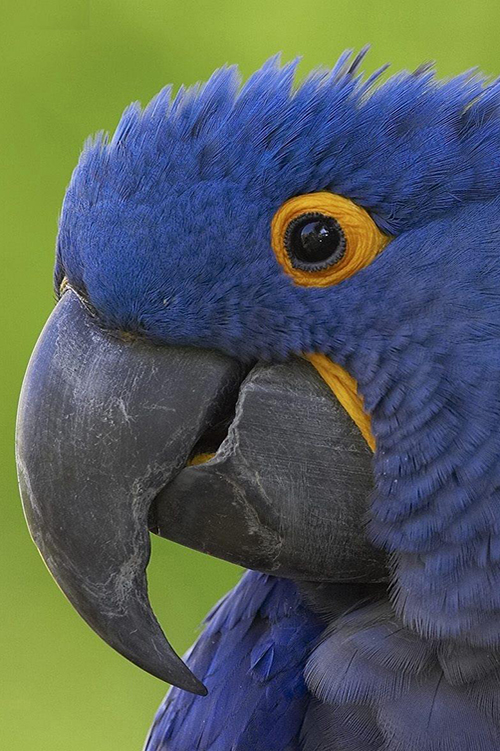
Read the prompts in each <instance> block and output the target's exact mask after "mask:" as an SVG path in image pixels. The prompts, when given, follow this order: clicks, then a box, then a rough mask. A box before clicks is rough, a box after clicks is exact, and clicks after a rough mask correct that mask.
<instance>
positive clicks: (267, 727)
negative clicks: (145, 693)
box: [146, 572, 321, 751]
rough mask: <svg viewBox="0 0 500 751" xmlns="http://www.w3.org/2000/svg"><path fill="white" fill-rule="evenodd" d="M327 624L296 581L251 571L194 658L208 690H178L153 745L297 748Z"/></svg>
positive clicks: (180, 750) (171, 748)
mask: <svg viewBox="0 0 500 751" xmlns="http://www.w3.org/2000/svg"><path fill="white" fill-rule="evenodd" d="M320 630H321V623H320V621H319V619H318V618H317V617H316V616H314V615H313V614H312V613H311V612H310V611H309V610H307V609H306V608H305V607H304V605H303V604H302V601H301V598H300V596H299V595H298V593H297V590H296V588H295V585H294V584H292V583H291V582H287V581H285V580H282V579H275V578H273V577H268V576H264V575H262V574H256V573H253V572H250V573H247V574H246V575H245V576H244V577H243V579H242V581H241V582H240V584H239V585H238V586H237V587H236V589H235V590H234V591H233V592H232V593H230V594H229V595H228V596H226V597H225V598H224V600H222V602H221V603H219V605H218V606H217V607H216V608H215V609H214V610H213V611H212V613H211V614H210V615H209V616H208V619H207V623H206V627H205V630H204V632H203V634H202V636H201V637H200V639H199V640H198V642H197V643H196V644H195V646H194V648H193V649H192V651H191V652H190V653H189V655H188V658H187V662H188V664H189V666H190V667H191V669H192V670H193V671H194V672H195V674H196V675H197V676H198V677H199V678H200V679H201V680H203V682H204V683H205V684H206V686H207V688H208V690H209V694H208V696H207V697H199V696H193V695H191V694H188V693H186V692H183V691H180V690H178V689H172V690H171V691H170V693H169V694H168V696H167V698H166V700H165V703H164V704H163V706H162V707H161V708H160V710H159V712H158V714H157V717H156V720H155V723H154V725H153V728H152V730H151V734H150V738H149V741H148V743H147V746H146V748H147V751H163V749H165V750H166V749H168V751H195V749H200V750H201V751H230V750H232V751H270V749H273V751H285V750H286V751H297V749H298V735H299V732H300V727H301V725H302V721H303V718H304V714H305V711H306V708H307V704H308V695H307V691H306V687H305V682H304V679H303V669H304V664H305V661H306V658H307V655H308V653H309V651H310V649H311V647H312V645H313V643H314V640H315V638H316V637H317V635H318V634H319V632H320Z"/></svg>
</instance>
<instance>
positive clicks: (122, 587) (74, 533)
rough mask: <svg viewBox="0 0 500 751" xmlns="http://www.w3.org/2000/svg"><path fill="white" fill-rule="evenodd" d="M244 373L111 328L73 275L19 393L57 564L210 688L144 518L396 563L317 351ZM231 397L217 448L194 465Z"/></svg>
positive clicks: (125, 632)
mask: <svg viewBox="0 0 500 751" xmlns="http://www.w3.org/2000/svg"><path fill="white" fill-rule="evenodd" d="M247 373H248V368H246V369H245V368H244V367H243V366H242V365H241V364H240V363H238V362H236V361H235V360H233V359H231V358H229V357H227V356H225V355H222V354H219V353H217V352H213V351H210V350H201V349H194V348H193V349H191V348H182V347H159V346H154V345H153V344H149V343H146V342H143V341H139V340H133V341H124V340H123V339H120V338H118V337H114V336H112V335H111V334H110V333H109V332H106V331H104V330H103V329H102V328H101V327H100V325H99V323H98V321H97V319H96V318H95V317H94V316H93V315H92V313H91V312H90V311H89V310H88V309H87V307H86V306H85V304H84V303H83V302H82V301H81V300H80V299H79V297H78V296H77V295H76V293H75V292H74V291H72V290H71V289H70V290H68V291H67V292H66V293H65V294H64V295H63V297H62V299H61V300H60V301H59V303H58V304H57V306H56V308H55V310H54V311H53V313H52V315H51V316H50V318H49V320H48V322H47V324H46V326H45V328H44V330H43V332H42V334H41V336H40V339H39V341H38V344H37V346H36V348H35V351H34V353H33V356H32V358H31V361H30V364H29V366H28V370H27V373H26V376H25V381H24V384H23V389H22V393H21V398H20V405H19V414H18V425H17V463H18V472H19V483H20V489H21V496H22V500H23V505H24V509H25V513H26V518H27V522H28V525H29V528H30V531H31V535H32V537H33V540H34V542H35V543H36V545H37V546H38V548H39V550H40V553H41V555H42V557H43V559H44V561H45V563H46V564H47V566H48V568H49V570H50V571H51V573H52V575H53V576H54V578H55V580H56V581H57V583H58V584H59V586H60V587H61V589H62V591H63V592H64V593H65V595H66V596H67V597H68V599H69V600H70V601H71V603H72V604H73V605H74V607H75V608H76V610H77V611H78V612H79V613H80V615H81V616H82V617H83V618H84V619H85V620H86V621H87V623H89V625H90V626H91V627H92V628H93V629H94V630H95V631H96V632H97V633H98V634H99V635H100V636H101V637H102V638H103V639H104V640H105V641H106V642H107V643H108V644H110V645H111V646H112V647H114V649H116V650H117V651H118V652H120V653H121V654H123V655H124V656H125V657H127V658H128V659H129V660H131V661H132V662H134V663H136V664H137V665H139V666H140V667H142V668H143V669H144V670H147V671H148V672H150V673H152V674H153V675H155V676H157V677H159V678H161V679H163V680H165V681H168V682H170V683H172V684H174V685H176V686H178V687H180V688H183V689H186V690H188V691H192V692H194V693H198V694H204V693H206V690H205V688H204V686H203V684H201V683H200V682H199V681H198V679H197V678H195V676H194V675H193V674H192V673H191V672H190V671H189V669H188V668H187V667H186V666H185V665H184V663H183V662H182V661H181V660H180V658H179V657H178V656H177V655H176V654H175V652H174V651H173V649H172V647H171V646H170V644H169V643H168V641H167V639H166V638H165V636H164V634H163V632H162V630H161V628H160V626H159V624H158V622H157V620H156V618H155V616H154V614H153V611H152V609H151V605H150V603H149V599H148V594H147V580H146V567H147V564H148V561H149V555H150V542H149V534H148V526H149V527H151V528H152V529H153V530H154V531H156V532H157V533H158V534H160V535H162V536H165V537H169V538H171V539H173V540H176V541H177V542H180V543H182V544H184V545H187V546H188V547H193V548H196V549H198V550H203V551H205V552H209V553H211V554H213V555H216V556H218V557H221V558H225V559H227V560H230V561H234V562H237V563H240V564H241V565H244V566H246V567H249V568H255V569H258V570H262V571H267V572H270V573H273V574H278V575H282V576H290V577H292V578H296V579H314V580H328V581H380V580H382V579H383V578H384V577H385V565H384V560H383V558H382V557H381V555H380V554H379V553H377V552H376V551H375V550H374V549H372V548H371V547H370V546H369V545H368V543H367V542H366V540H365V539H364V535H363V533H362V526H363V519H364V515H365V512H366V509H367V497H368V494H369V491H370V489H371V484H372V479H371V455H370V451H369V449H368V448H367V446H366V444H365V443H364V440H363V439H362V438H361V436H360V434H359V431H358V430H357V428H356V426H355V425H354V424H353V423H352V421H351V420H350V418H349V417H348V416H347V414H346V413H345V412H344V411H343V410H342V408H341V407H340V405H338V404H337V403H336V401H335V399H334V398H333V397H332V394H331V392H330V391H329V390H328V388H327V386H326V385H325V384H324V383H323V381H322V380H321V378H320V377H319V376H318V374H317V373H316V371H315V370H314V368H313V367H312V366H311V365H310V364H308V363H306V362H302V361H299V360H296V361H294V362H293V363H288V364H286V365H275V366H261V365H258V366H255V367H254V368H253V369H252V370H251V371H250V373H249V374H248V375H247ZM245 377H246V378H245ZM235 405H236V415H235V417H234V420H233V422H232V424H231V425H230V427H229V432H228V434H227V437H226V438H225V439H224V440H223V441H222V443H221V444H220V446H219V448H218V450H217V452H216V455H215V457H214V458H213V459H212V460H210V461H209V462H208V463H206V464H201V465H198V466H187V465H188V463H189V459H190V457H191V456H192V455H193V453H195V452H196V448H197V447H199V446H202V445H204V441H205V443H206V439H207V437H210V436H211V437H212V440H213V437H214V436H216V435H217V426H220V425H221V424H224V421H227V420H228V419H229V418H230V417H231V416H232V414H233V411H234V408H235ZM219 443H220V440H219Z"/></svg>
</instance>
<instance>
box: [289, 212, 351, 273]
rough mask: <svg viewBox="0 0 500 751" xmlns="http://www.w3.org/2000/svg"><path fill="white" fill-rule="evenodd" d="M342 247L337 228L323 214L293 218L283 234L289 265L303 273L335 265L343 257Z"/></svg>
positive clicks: (340, 231)
mask: <svg viewBox="0 0 500 751" xmlns="http://www.w3.org/2000/svg"><path fill="white" fill-rule="evenodd" d="M345 245H346V241H345V236H344V233H343V232H342V228H341V226H340V224H339V223H338V222H337V221H336V220H335V219H334V218H333V217H331V216H327V215H326V214H320V213H309V214H302V215H301V216H297V217H296V218H295V219H292V221H291V222H290V224H289V225H288V227H287V229H286V232H285V246H286V250H287V252H288V256H289V258H290V261H291V263H292V265H293V266H294V267H295V268H296V269H304V270H305V271H319V270H320V269H326V268H328V266H332V265H333V264H334V263H337V262H338V261H340V259H341V258H342V256H343V255H344V253H345Z"/></svg>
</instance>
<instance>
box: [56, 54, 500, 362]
mask: <svg viewBox="0 0 500 751" xmlns="http://www.w3.org/2000/svg"><path fill="white" fill-rule="evenodd" d="M295 68H296V63H295V62H294V63H291V64H288V65H285V66H283V67H280V64H279V61H278V59H277V58H272V59H271V60H270V61H268V62H267V63H266V64H265V65H264V66H263V67H262V68H261V70H259V71H257V72H256V73H255V74H254V75H253V76H252V77H251V78H250V79H249V80H248V81H247V82H246V83H245V84H244V86H243V87H242V88H240V79H239V75H238V72H237V70H236V69H235V68H222V69H221V70H219V71H217V72H216V73H215V74H214V75H213V76H212V78H211V79H210V80H209V81H208V82H207V83H206V84H204V85H203V86H195V87H193V88H191V89H187V90H184V89H181V91H179V93H178V94H177V96H176V97H175V98H174V99H173V100H172V98H171V91H170V88H167V89H165V90H164V91H162V92H160V94H158V96H157V97H155V98H154V99H153V100H152V102H150V104H149V105H148V106H147V107H146V108H145V109H144V110H141V109H140V107H139V106H138V105H137V104H136V105H132V106H131V107H129V108H128V109H127V110H126V111H125V113H124V115H123V117H122V119H121V121H120V123H119V125H118V127H117V129H116V132H115V134H114V136H113V137H112V138H111V140H108V139H107V138H106V137H105V136H102V135H101V136H98V137H97V138H96V139H94V140H91V141H89V142H88V143H87V144H86V147H85V149H84V152H83V154H82V157H81V159H80V162H79V165H78V166H77V168H76V170H75V173H74V175H73V178H72V181H71V184H70V186H69V189H68V192H67V195H66V198H65V202H64V207H63V212H62V217H61V223H60V233H59V241H58V264H57V275H58V278H59V277H60V276H61V275H62V274H66V275H67V276H68V278H69V280H70V282H72V283H73V284H74V285H75V286H76V287H81V288H84V289H85V290H86V292H87V295H88V296H89V298H90V301H91V302H92V303H93V304H94V306H95V307H96V309H97V310H98V312H99V313H100V315H101V316H102V317H103V319H104V320H105V322H106V323H108V324H109V325H111V326H116V327H119V328H123V329H132V330H138V331H141V332H143V333H145V334H146V335H149V336H151V337H152V338H155V339H157V340H158V341H161V342H165V343H173V342H182V343H185V344H194V345H201V346H207V345H208V346H214V347H218V348H221V349H225V350H226V351H229V352H231V353H232V354H237V355H239V356H254V355H257V356H260V357H266V358H273V357H283V356H286V355H287V354H288V353H289V352H291V351H301V350H308V349H314V348H315V345H317V343H318V342H317V340H318V337H319V338H322V337H321V331H320V330H319V329H320V328H321V327H316V326H314V320H315V319H316V318H317V316H318V312H317V311H318V310H319V311H324V313H323V315H322V318H324V316H325V314H326V315H327V316H328V318H329V319H330V321H333V320H335V319H336V318H337V311H336V307H337V303H336V299H337V298H338V297H339V295H338V294H337V292H338V289H332V290H329V291H328V293H327V294H325V293H324V292H323V291H320V292H317V291H315V290H303V289H300V288H297V287H295V286H294V285H293V284H291V283H290V280H289V279H288V278H286V277H285V275H284V274H283V273H282V271H281V269H280V267H279V266H278V264H277V262H276V260H275V258H274V254H273V253H272V250H271V246H270V223H271V218H272V216H273V214H274V212H275V211H276V210H277V208H278V207H279V206H280V205H281V204H282V203H283V202H284V201H285V200H286V199H287V198H290V197H291V196H293V195H297V194H301V193H307V192H311V191H316V190H323V189H324V190H330V191H332V192H334V193H339V194H341V195H345V196H348V197H349V198H352V199H353V200H354V201H356V202H357V203H358V204H360V205H362V206H363V207H365V208H366V209H367V210H368V211H369V212H370V213H371V214H372V216H373V217H374V218H375V220H376V221H377V223H378V224H379V226H380V227H381V229H383V230H384V231H386V232H388V233H390V234H392V235H402V234H404V233H407V232H408V231H410V230H414V229H415V228H417V227H422V226H426V225H427V224H429V222H431V221H432V220H435V219H436V218H437V217H441V216H444V215H446V214H449V213H450V212H452V211H453V210H454V209H456V208H457V207H461V206H463V205H464V203H468V202H471V201H477V200H487V199H489V198H491V197H494V196H495V195H497V193H498V190H499V187H500V120H499V119H498V118H497V117H496V113H497V109H498V106H499V102H500V89H499V87H498V86H497V84H493V85H492V86H490V87H486V88H484V87H483V81H482V80H481V79H480V78H479V77H478V76H474V75H464V76H460V77H458V78H455V79H453V80H451V81H447V82H439V81H437V80H436V79H435V78H434V75H433V73H432V72H431V71H427V72H425V71H424V72H422V73H421V74H410V73H402V74H400V75H398V76H395V77H394V78H392V79H390V80H389V81H388V82H387V83H385V84H384V85H383V86H380V87H379V88H378V89H375V90H372V85H373V80H372V79H373V77H372V79H369V80H368V81H367V82H363V80H362V79H361V77H360V76H359V75H358V74H357V63H356V62H355V63H354V65H353V64H350V63H349V58H348V55H344V56H342V58H341V59H340V60H339V62H338V64H337V65H336V66H335V68H334V69H333V70H332V71H319V72H315V73H313V74H312V75H311V76H309V77H308V78H307V79H306V80H305V81H304V82H303V83H302V84H301V85H300V86H299V87H298V88H296V89H295V90H294V88H293V79H294V73H295ZM346 286H347V285H346ZM316 329H318V330H316Z"/></svg>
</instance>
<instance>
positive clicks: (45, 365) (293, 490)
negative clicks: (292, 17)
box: [16, 48, 500, 751]
mask: <svg viewBox="0 0 500 751" xmlns="http://www.w3.org/2000/svg"><path fill="white" fill-rule="evenodd" d="M365 53H366V49H365V48H364V49H363V50H362V51H361V52H360V53H357V54H356V53H354V52H353V51H347V52H345V53H344V54H342V55H341V56H340V58H339V59H338V61H337V62H336V63H335V64H334V65H333V67H331V68H321V69H317V70H314V71H313V72H312V73H310V74H308V75H307V76H305V77H304V78H303V79H302V80H301V81H299V82H298V83H297V82H296V78H297V61H296V60H294V61H292V62H290V63H282V62H281V58H280V57H279V56H274V57H273V58H271V59H270V60H268V61H267V62H266V63H264V65H263V66H262V67H261V68H260V69H258V70H257V71H256V72H255V73H253V74H252V75H251V76H250V77H249V78H248V79H247V80H246V81H244V82H242V78H241V75H240V73H239V70H238V68H237V67H235V66H229V65H227V66H224V67H222V68H220V69H219V70H217V71H216V72H215V73H214V74H213V75H212V76H211V77H210V78H209V79H208V81H207V82H206V83H203V84H197V85H195V86H193V87H188V88H184V87H181V88H180V89H179V90H178V92H176V93H173V92H172V90H171V88H169V87H167V88H165V89H163V90H162V91H160V93H159V94H157V95H156V96H155V97H154V98H153V99H152V100H151V102H150V103H149V104H147V105H146V106H145V107H144V108H143V107H142V106H141V105H140V104H138V103H136V104H133V105H131V106H130V107H128V108H127V109H126V110H125V112H124V114H123V115H122V118H121V120H120V122H119V124H118V126H117V127H116V130H115V132H114V134H113V135H112V136H109V135H107V134H104V133H99V134H97V135H96V136H93V137H92V138H90V139H89V140H88V141H87V142H86V144H85V146H84V148H83V151H82V154H81V156H80V159H79V162H78V164H77V166H76V168H75V171H74V173H73V175H72V177H71V180H70V183H69V186H68V188H67V192H66V195H65V198H64V201H63V206H62V211H61V215H60V218H59V229H58V236H57V247H56V261H55V272H54V280H55V282H54V285H55V293H56V304H55V307H54V310H53V311H52V313H51V315H50V317H49V319H48V321H47V323H46V325H45V328H44V329H43V332H42V334H41V336H40V338H39V340H38V343H37V345H36V347H35V349H34V352H33V354H32V357H31V360H30V363H29V366H28V369H27V372H26V376H25V380H24V384H23V388H22V392H21V397H20V404H19V412H18V423H17V439H16V446H17V449H16V451H17V465H18V474H19V483H20V491H21V496H22V501H23V505H24V509H25V514H26V519H27V523H28V526H29V529H30V532H31V535H32V538H33V540H34V542H35V544H36V545H37V547H38V549H39V551H40V553H41V555H42V557H43V559H44V561H45V563H46V565H47V567H48V569H49V571H50V572H51V573H52V575H53V577H54V578H55V580H56V582H57V584H58V585H59V587H60V588H61V589H62V591H63V592H64V594H65V595H66V597H67V598H68V599H69V601H70V602H71V604H72V605H73V606H74V607H75V609H76V610H77V611H78V613H79V614H80V615H81V616H82V617H83V618H84V619H85V621H86V622H87V623H88V624H89V625H90V627H91V628H92V629H94V631H95V632H96V633H97V634H99V636H101V637H102V638H103V639H104V640H105V641H106V642H107V643H108V644H109V645H110V646H111V647H113V648H114V649H115V650H117V651H118V652H119V653H120V654H122V655H123V656H125V657H126V658H128V659H129V660H131V661H132V662H134V663H135V664H136V665H138V666H139V667H140V668H142V669H143V670H146V671H148V672H149V673H151V674H152V675H154V676H156V677H157V678H160V679H162V680H164V681H166V682H168V683H170V684H172V688H171V689H170V691H169V693H168V694H167V697H166V699H165V700H164V702H163V704H162V706H161V707H160V709H159V711H158V713H157V715H156V718H155V720H154V722H153V725H152V728H151V730H150V732H149V736H148V739H147V741H146V746H145V748H146V750H147V751H166V750H167V749H168V751H194V750H195V749H198V750H199V751H250V750H251V751H452V750H453V751H498V749H499V748H500V82H499V81H495V80H490V79H489V78H487V77H486V76H484V75H482V74H481V73H479V72H478V71H477V70H475V69H474V70H472V71H468V72H466V73H463V74H460V75H456V76H453V77H450V78H446V79H442V78H439V77H438V76H437V73H436V71H435V66H434V65H433V64H425V65H421V66H419V67H418V68H417V69H416V70H411V71H410V70H407V71H402V72H401V73H398V74H396V75H392V76H389V75H387V76H386V75H385V71H386V66H384V67H383V68H381V69H379V70H377V71H376V72H375V73H373V74H371V75H368V76H367V75H365V74H364V73H363V71H362V67H363V66H362V61H363V60H364V57H365ZM383 74H384V75H383ZM150 534H156V535H159V536H160V537H164V538H168V539H170V540H173V541H174V542H176V543H180V544H181V545H184V546H186V547H189V548H191V549H194V550H198V551H201V552H203V553H205V554H207V555H211V556H215V557H217V558H220V559H223V560H226V561H230V562H232V563H234V564H238V565H240V566H242V567H244V568H245V569H246V572H245V573H244V574H243V576H242V578H241V580H240V581H239V583H238V584H237V586H236V587H235V588H234V589H233V590H232V591H231V592H230V593H229V594H227V595H226V596H225V597H224V598H223V600H222V601H221V602H219V604H218V605H216V606H215V608H214V609H213V610H212V611H211V613H210V614H209V615H208V617H207V619H206V623H205V626H204V630H203V631H202V633H201V634H200V636H199V638H198V641H197V642H196V643H195V645H194V647H192V648H191V650H190V651H189V652H188V653H187V655H186V656H185V658H184V660H181V658H180V657H179V656H178V655H177V654H176V652H175V651H174V649H173V648H172V647H171V645H170V643H169V642H168V640H167V638H166V636H165V634H164V633H163V631H162V629H161V627H160V625H159V623H158V621H157V619H156V617H155V615H154V612H153V610H152V606H151V604H150V602H149V598H148V592H147V575H146V574H147V572H146V569H147V565H148V561H149V557H150ZM166 579H167V581H168V576H166Z"/></svg>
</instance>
